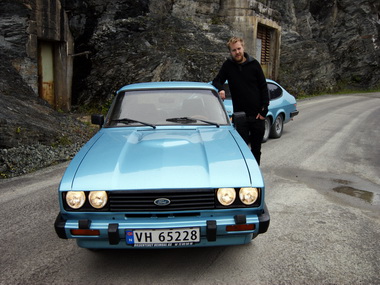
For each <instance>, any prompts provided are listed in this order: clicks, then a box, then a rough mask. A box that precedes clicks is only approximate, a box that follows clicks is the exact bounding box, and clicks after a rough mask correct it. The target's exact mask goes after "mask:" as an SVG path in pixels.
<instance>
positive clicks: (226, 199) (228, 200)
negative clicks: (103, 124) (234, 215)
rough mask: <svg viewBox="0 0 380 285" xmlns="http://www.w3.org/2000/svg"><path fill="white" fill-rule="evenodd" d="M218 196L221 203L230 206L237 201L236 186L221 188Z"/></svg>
mask: <svg viewBox="0 0 380 285" xmlns="http://www.w3.org/2000/svg"><path fill="white" fill-rule="evenodd" d="M217 197H218V200H219V203H220V204H222V205H223V206H229V205H231V204H232V203H233V202H234V201H235V198H236V191H235V189H234V188H219V189H218V192H217Z"/></svg>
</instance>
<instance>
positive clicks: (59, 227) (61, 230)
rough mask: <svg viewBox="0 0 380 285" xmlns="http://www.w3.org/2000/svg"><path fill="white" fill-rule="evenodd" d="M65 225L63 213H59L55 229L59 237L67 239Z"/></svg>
mask: <svg viewBox="0 0 380 285" xmlns="http://www.w3.org/2000/svg"><path fill="white" fill-rule="evenodd" d="M65 225H66V220H65V219H64V218H63V217H62V215H61V213H59V214H58V216H57V218H56V219H55V222H54V229H55V232H56V233H57V235H58V237H60V238H64V239H67V236H66V231H65Z"/></svg>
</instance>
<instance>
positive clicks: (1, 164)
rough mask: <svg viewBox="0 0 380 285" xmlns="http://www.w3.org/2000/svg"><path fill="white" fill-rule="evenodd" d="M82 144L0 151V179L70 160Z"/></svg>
mask: <svg viewBox="0 0 380 285" xmlns="http://www.w3.org/2000/svg"><path fill="white" fill-rule="evenodd" d="M82 145H83V143H81V142H76V143H73V144H71V145H66V146H63V145H59V146H56V147H53V146H46V145H42V144H38V143H37V144H34V145H28V146H20V147H14V148H10V149H0V178H12V177H16V176H20V175H23V174H26V173H30V172H33V171H36V170H38V169H42V168H45V167H48V166H51V165H54V164H57V163H61V162H64V161H68V160H71V159H72V158H73V157H74V156H75V154H76V153H77V152H78V151H79V149H80V148H81V147H82Z"/></svg>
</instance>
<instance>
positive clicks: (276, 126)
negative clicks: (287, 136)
mask: <svg viewBox="0 0 380 285" xmlns="http://www.w3.org/2000/svg"><path fill="white" fill-rule="evenodd" d="M283 130H284V119H283V118H282V115H278V116H277V118H276V120H275V121H274V123H273V125H272V127H271V130H270V137H271V138H274V139H278V138H280V137H281V135H282V131H283Z"/></svg>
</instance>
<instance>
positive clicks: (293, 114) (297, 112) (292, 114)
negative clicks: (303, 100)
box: [290, 110, 299, 118]
mask: <svg viewBox="0 0 380 285" xmlns="http://www.w3.org/2000/svg"><path fill="white" fill-rule="evenodd" d="M298 114H299V111H298V110H295V111H293V112H291V113H290V118H294V117H295V116H297V115H298Z"/></svg>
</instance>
